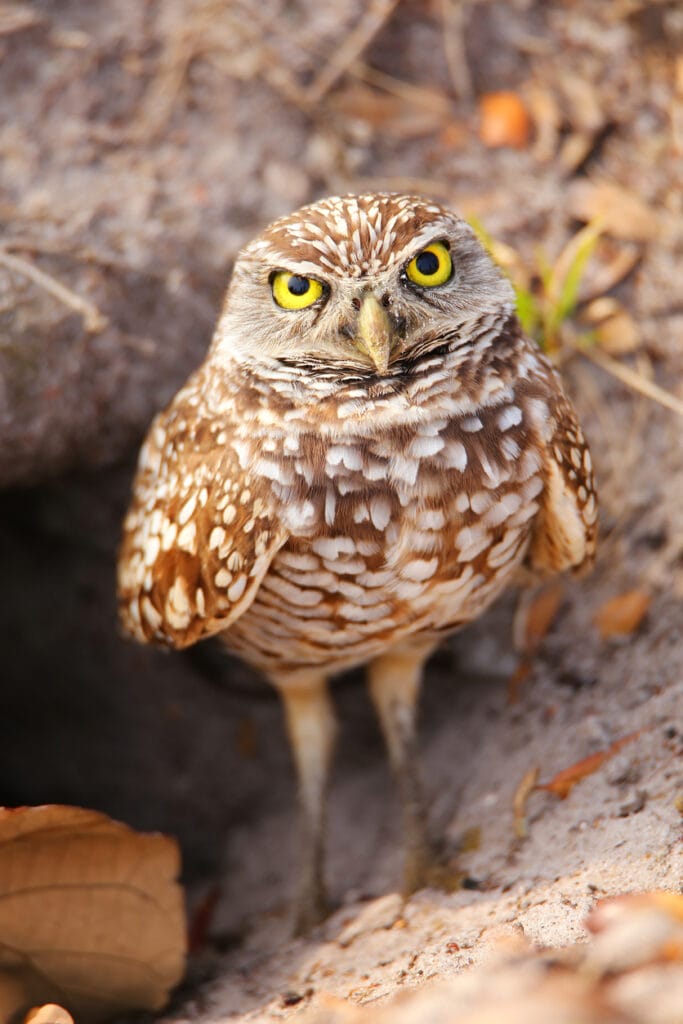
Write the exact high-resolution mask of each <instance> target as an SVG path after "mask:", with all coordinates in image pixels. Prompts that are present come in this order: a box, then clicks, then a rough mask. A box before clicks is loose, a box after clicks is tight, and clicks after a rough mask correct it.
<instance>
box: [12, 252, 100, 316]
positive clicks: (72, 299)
mask: <svg viewBox="0 0 683 1024" xmlns="http://www.w3.org/2000/svg"><path fill="white" fill-rule="evenodd" d="M0 266H4V267H7V269H8V270H14V271H15V272H16V273H17V274H21V275H22V276H23V277H27V278H28V279H29V280H30V281H33V283H34V284H36V285H38V287H39V288H43V289H44V291H46V292H49V294H50V295H52V296H54V298H56V299H58V300H59V301H60V302H62V303H63V304H64V305H65V306H68V307H69V309H73V310H75V311H76V312H77V313H80V314H81V316H82V317H83V323H84V325H85V329H86V330H87V331H89V332H90V333H92V334H95V333H96V332H98V331H103V330H104V328H105V327H106V326H107V324H108V323H109V321H108V320H107V318H106V316H104V315H103V314H102V313H100V311H99V309H98V308H97V306H94V305H93V304H92V302H88V300H87V299H82V298H81V296H80V295H77V294H76V293H75V292H72V291H71V289H70V288H67V287H66V285H63V284H61V282H59V281H57V280H56V278H54V277H52V276H51V275H50V274H46V273H45V271H44V270H39V269H38V267H34V265H33V264H32V263H29V261H28V260H25V259H22V257H21V256H12V255H11V254H10V253H8V252H7V251H6V250H5V249H3V248H2V246H0Z"/></svg>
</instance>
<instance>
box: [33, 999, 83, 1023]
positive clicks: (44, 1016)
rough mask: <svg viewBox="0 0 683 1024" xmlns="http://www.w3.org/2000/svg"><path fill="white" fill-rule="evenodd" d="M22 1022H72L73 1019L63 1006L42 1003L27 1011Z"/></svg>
mask: <svg viewBox="0 0 683 1024" xmlns="http://www.w3.org/2000/svg"><path fill="white" fill-rule="evenodd" d="M24 1024H74V1019H73V1017H72V1016H71V1014H70V1013H69V1011H68V1010H65V1009H64V1007H63V1006H58V1005H57V1003H44V1004H43V1006H34V1007H33V1009H32V1010H29V1011H28V1013H27V1014H26V1017H25V1019H24Z"/></svg>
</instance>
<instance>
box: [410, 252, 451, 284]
mask: <svg viewBox="0 0 683 1024" xmlns="http://www.w3.org/2000/svg"><path fill="white" fill-rule="evenodd" d="M452 273H453V260H452V259H451V254H450V253H449V251H448V248H447V247H446V246H445V245H444V244H443V242H432V244H431V245H428V246H427V248H426V249H423V250H422V252H419V253H418V254H417V256H415V257H413V259H412V260H411V261H410V263H409V264H408V266H407V267H406V274H407V275H408V279H409V280H410V281H412V282H413V284H419V285H421V287H422V288H436V287H437V286H438V285H440V284H445V283H446V281H448V280H450V276H451V274H452Z"/></svg>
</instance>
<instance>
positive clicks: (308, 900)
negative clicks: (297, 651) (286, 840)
mask: <svg viewBox="0 0 683 1024" xmlns="http://www.w3.org/2000/svg"><path fill="white" fill-rule="evenodd" d="M272 681H273V682H274V683H275V685H276V686H277V688H278V690H279V691H280V695H281V697H282V700H283V703H284V708H285V716H286V722H287V732H288V735H289V741H290V744H291V747H292V754H293V756H294V763H295V765H296V771H297V777H298V783H299V803H300V807H301V823H302V829H301V832H302V840H301V842H302V853H301V874H300V889H299V895H298V900H297V906H296V923H295V929H296V934H297V935H301V934H304V933H305V932H306V931H308V930H309V929H310V928H312V927H313V926H314V925H316V924H318V923H319V922H320V921H322V920H323V919H324V917H325V916H326V914H327V911H328V905H327V897H326V892H325V879H324V839H325V835H324V833H325V798H326V790H327V779H328V774H329V767H330V761H331V758H332V750H333V747H334V736H335V721H334V712H333V708H332V702H331V700H330V696H329V692H328V687H327V681H326V679H325V676H324V675H322V674H318V673H290V674H283V675H281V676H278V677H276V678H273V680H272Z"/></svg>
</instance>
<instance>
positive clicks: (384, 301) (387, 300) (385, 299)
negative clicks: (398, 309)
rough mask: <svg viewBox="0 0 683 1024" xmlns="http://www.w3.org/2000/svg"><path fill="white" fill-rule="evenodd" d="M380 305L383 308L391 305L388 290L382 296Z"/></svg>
mask: <svg viewBox="0 0 683 1024" xmlns="http://www.w3.org/2000/svg"><path fill="white" fill-rule="evenodd" d="M382 305H383V306H384V308H385V309H389V306H390V305H391V296H390V295H389V292H385V293H384V295H383V296H382Z"/></svg>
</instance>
